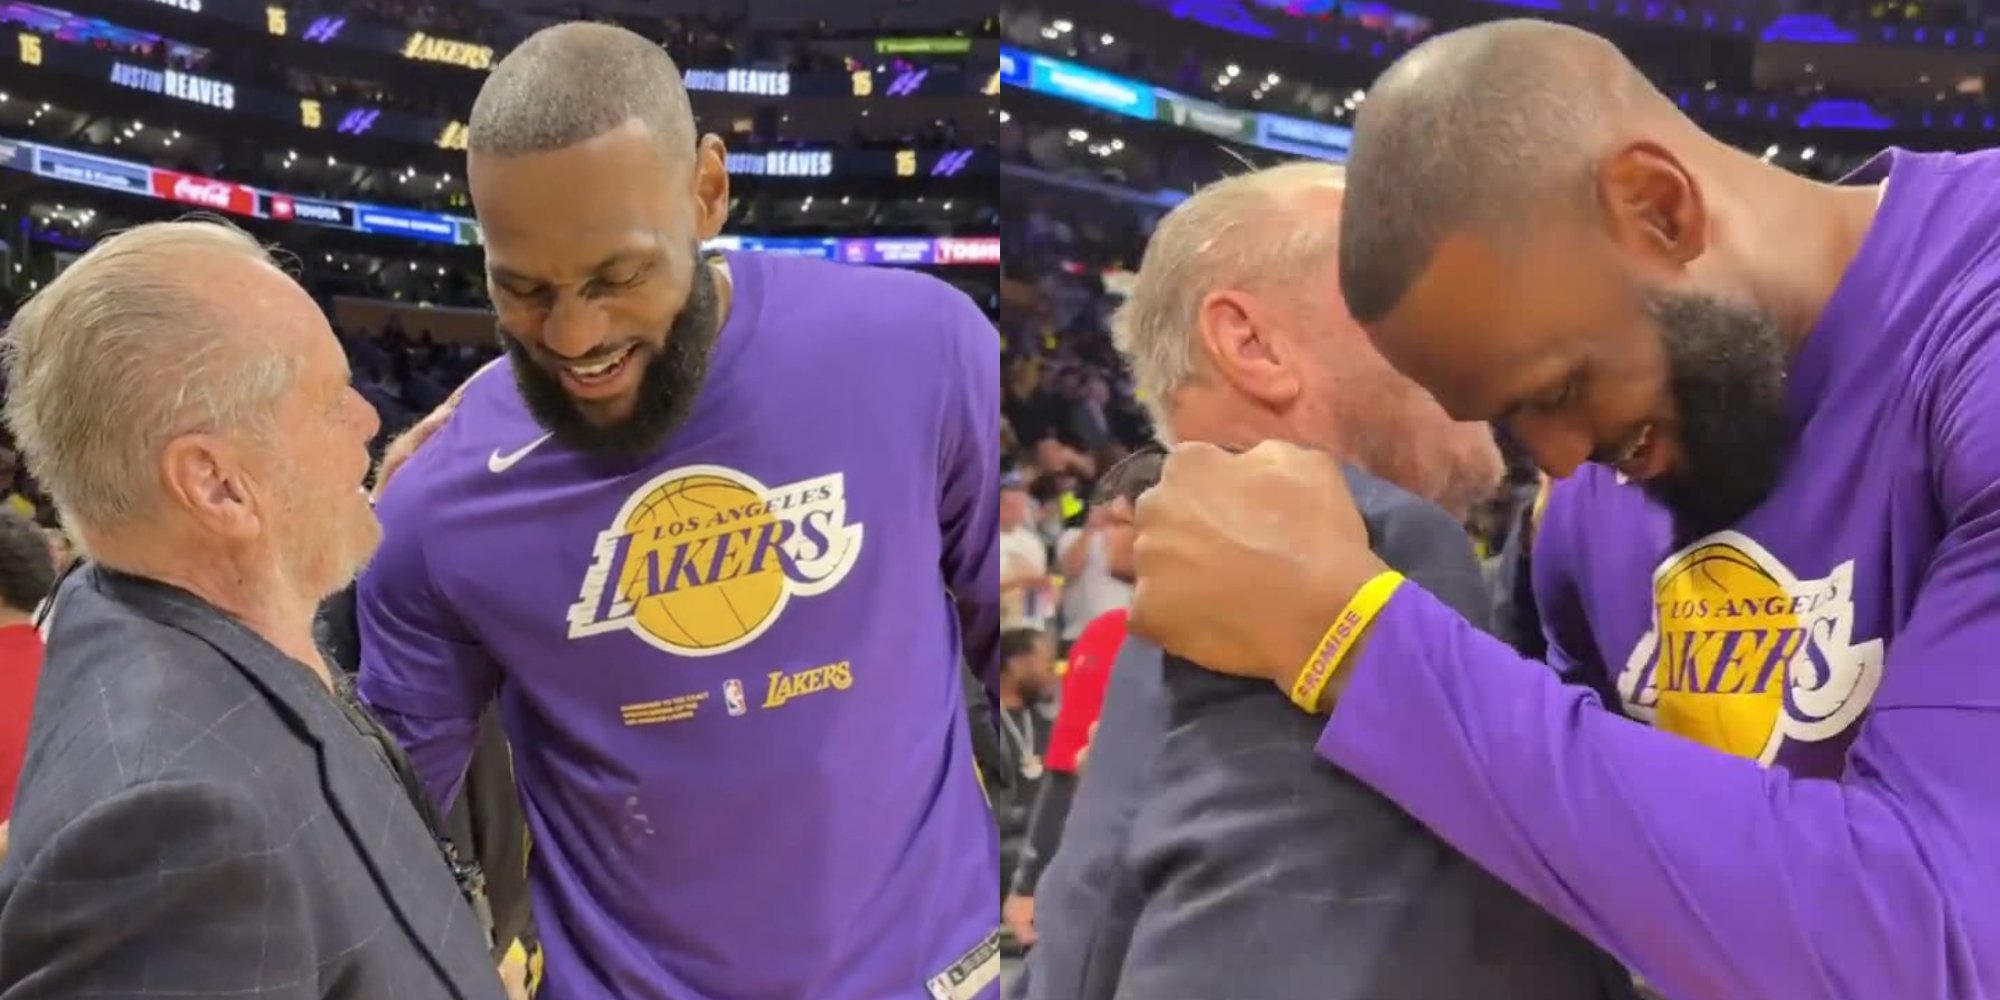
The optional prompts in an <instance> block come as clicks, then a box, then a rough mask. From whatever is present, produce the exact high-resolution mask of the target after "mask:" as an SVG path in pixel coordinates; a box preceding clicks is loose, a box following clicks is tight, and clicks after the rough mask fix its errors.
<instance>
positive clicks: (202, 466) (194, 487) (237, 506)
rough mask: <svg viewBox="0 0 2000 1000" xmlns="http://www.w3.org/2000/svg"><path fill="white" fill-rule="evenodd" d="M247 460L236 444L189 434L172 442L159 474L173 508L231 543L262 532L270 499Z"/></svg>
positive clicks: (165, 454)
mask: <svg viewBox="0 0 2000 1000" xmlns="http://www.w3.org/2000/svg"><path fill="white" fill-rule="evenodd" d="M244 458H245V456H244V455H243V452H242V449H240V448H238V447H237V446H236V445H235V444H234V443H233V442H230V441H227V440H224V439H223V438H220V437H217V436H215V435H213V434H183V435H181V436H180V437H177V438H175V439H173V440H172V441H169V442H167V446H166V447H165V448H163V449H161V452H160V463H159V470H158V471H159V480H160V488H161V493H162V495H163V496H164V498H165V502H166V504H167V506H169V507H172V508H177V509H179V510H180V511H181V512H183V513H185V514H186V515H187V516H188V517H190V518H192V519H193V520H194V521H195V523H197V524H199V525H201V526H202V527H203V528H204V529H206V530H207V531H208V532H210V533H212V534H214V535H217V536H219V537H221V538H224V539H228V540H230V541H244V540H248V539H251V538H255V537H257V536H258V535H259V534H262V533H263V529H264V524H263V519H264V517H265V516H266V515H267V513H268V508H267V507H266V501H267V498H266V497H265V496H263V495H262V493H261V492H260V488H259V485H258V484H257V483H256V481H255V480H254V479H253V478H252V477H251V476H250V475H249V472H248V466H247V463H246V462H245V461H244Z"/></svg>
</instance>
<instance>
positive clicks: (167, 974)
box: [0, 567, 504, 1000]
mask: <svg viewBox="0 0 2000 1000" xmlns="http://www.w3.org/2000/svg"><path fill="white" fill-rule="evenodd" d="M56 601H57V603H56V606H55V615H54V619H53V621H52V622H51V624H50V628H49V642H48V655H47V660H46V663H45V664H44V666H43V673H42V680H41V686H40V690H39V691H38V693H37V696H36V704H35V716H34V722H33V725H32V727H31V732H30V735H29V740H28V753H27V758H26V761H25V763H24V765H23V776H22V782H21V789H20V795H19V798H18V800H17V802H16V806H15V810H14V816H13V826H12V829H11V831H10V837H11V840H12V844H11V852H10V854H9V856H8V858H7V860H6V862H5V864H4V866H0V1000H31V998H32V1000H43V998H47V1000H56V998H81V997H90V998H134V1000H137V998H149V997H180V998H190V997H203V998H229V1000H308V998H351V1000H428V998H453V1000H499V998H501V997H502V996H503V995H504V994H503V991H502V988H501V985H500V982H499V978H498V976H497V975H496V973H495V971H494V967H493V965H492V964H491V962H490V960H489V958H488V956H487V952H486V946H485V942H484V941H483V940H482V939H481V932H480V928H479V927H478V925H477V924H476V922H475V921H474V918H473V916H472V913H471V910H470V909H469V908H468V907H467V905H466V903H465V900H464V898H463V897H462V896H461V895H460V894H459V891H458V887H457V885H456V883H455V882H454V881H453V879H452V876H451V874H450V872H449V871H448V869H447V868H446V867H445V863H444V861H443V859H442V856H441V855H440V853H439V851H438V849H437V846H436V844H435V843H434V842H433V841H432V839H431V835H430V833H429V831H428V830H427V829H426V828H425V826H424V824H423V821H422V820H421V819H420V818H419V817H418V814H417V813H416V811H415V809H414V808H413V807H412V806H411V804H410V800H409V798H408V796H407V794H406V793H405V792H404V790H403V787H402V785H401V784H400V783H398V781H397V780H396V778H395V776H394V775H393V773H392V772H391V771H390V770H389V768H388V766H387V764H386V763H385V762H384V761H383V760H382V758H381V756H380V755H379V754H378V753H377V751H376V750H375V749H374V748H373V747H371V746H370V745H369V744H368V743H367V742H366V741H365V740H364V739H363V738H362V737H361V735H360V733H359V732H358V731H357V730H356V729H355V728H354V726H353V724H352V723H350V722H349V720H348V719H347V718H346V717H344V716H343V715H342V714H341V710H340V708H339V706H338V705H337V704H336V703H335V702H334V701H333V699H332V696H331V695H330V694H329V693H328V692H327V691H326V690H325V689H324V688H323V687H322V686H321V685H320V684H319V682H318V681H317V680H316V679H314V678H313V677H312V676H311V675H310V674H309V673H308V672H307V671H306V670H305V669H304V668H302V667H301V666H300V665H299V664H297V663H295V662H292V661H291V660H290V659H288V658H287V657H285V656H284V655H283V654H281V653H279V652H278V651H277V650H276V649H275V648H273V647H271V646H270V645H269V644H267V643H265V642H264V641H263V640H262V639H260V638H258V637H257V636H256V635H254V634H253V633H251V632H250V631H249V630H247V629H245V628H243V627H242V626H240V625H238V624H237V623H236V622H235V621H233V620H231V619H230V618H228V617H226V616H224V615H223V614H221V613H220V612H219V611H217V610H216V609H215V608H213V607H211V606H210V605H208V604H206V603H205V602H202V601H201V600H199V599H197V598H195V597H194V596H193V595H191V594H188V593H186V592H184V591H181V590H178V589H176V588H173V587H169V586H166V585H163V584H159V583H155V582H151V581H147V580H141V579H138V578H136V577H131V576H125V575H122V574H118V573H113V572H110V571H106V570H103V569H101V568H97V567H87V568H85V569H83V570H81V571H79V572H77V573H75V574H73V575H72V576H71V577H70V579H69V580H67V581H66V582H65V583H64V585H63V587H62V589H61V590H60V591H59V593H58V595H57V598H56Z"/></svg>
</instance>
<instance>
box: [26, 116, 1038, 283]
mask: <svg viewBox="0 0 2000 1000" xmlns="http://www.w3.org/2000/svg"><path fill="white" fill-rule="evenodd" d="M0 169H11V170H18V171H21V172H23V173H31V174H34V175H36V176H38V177H45V178H48V179H49V180H53V181H58V182H62V183H66V184H81V185H85V186H88V187H95V188H102V189H104V190H108V191H119V192H123V193H126V194H132V195H138V196H141V197H146V198H156V199H160V200H164V201H172V202H175V203H177V204H182V205H190V206H195V207H199V208H205V209H210V210H213V211H219V212H228V213H231V214H234V215H242V216H247V217H251V218H259V219H270V220H272V221H275V222H296V223H301V224H304V225H311V226H319V227H322V228H327V229H344V230H348V231H350V232H361V233H370V234H374V235H380V236H392V237H400V238H403V239H413V240H422V241H424V242H429V243H454V244H458V245H460V246H479V245H480V244H481V243H482V242H483V241H482V239H481V236H480V231H479V223H478V222H477V221H475V220H473V219H471V218H467V217H465V216H458V215H443V214H440V213H436V212H419V211H413V210H410V209H402V208H391V207H389V206H386V205H370V204H366V203H363V202H352V201H334V200H332V199H327V198H309V197H303V196H300V195H295V194H287V193H285V192H281V191H265V190H262V189H259V188H254V187H251V186H249V185H247V184H237V183H234V182H232V181H225V180H219V179H217V178H213V177H202V176H199V175H196V174H185V173H180V172H178V171H173V170H162V169H159V168H156V167H149V166H146V165H145V164H140V163H132V162H129V161H126V160H117V159H112V158H111V157H108V156H98V155H95V154H91V153H80V152H77V151H75V150H69V149H61V148H58V147H55V146H50V145H47V144H45V143H38V142H28V141H25V140H0ZM705 245H706V246H709V247H713V248H718V249H738V250H754V251H758V252H761V253H776V254H788V255H793V256H802V257H814V258H818V259H821V260H838V261H848V262H850V263H865V264H906V265H908V264H914V265H928V264H936V265H940V266H993V265H997V264H999V262H1000V238H999V237H997V236H958V237H928V236H923V237H907V238H903V237H851V238H821V237H813V238H808V237H782V236H720V237H717V238H715V239H714V240H711V241H709V243H707V244H705Z"/></svg>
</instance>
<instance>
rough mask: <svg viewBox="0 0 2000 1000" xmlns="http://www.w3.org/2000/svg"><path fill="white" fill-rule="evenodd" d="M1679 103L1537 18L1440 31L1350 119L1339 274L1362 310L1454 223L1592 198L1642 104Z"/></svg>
mask: <svg viewBox="0 0 2000 1000" xmlns="http://www.w3.org/2000/svg"><path fill="white" fill-rule="evenodd" d="M1662 109H1664V111H1665V112H1666V113H1668V114H1673V115H1677V114H1678V112H1677V111H1676V110H1675V109H1674V108H1673V106H1672V104H1671V103H1670V102H1668V101H1667V100H1666V98H1665V97H1664V96H1662V95H1661V94H1659V92H1658V91H1656V90H1654V89H1653V87H1652V85H1651V84H1650V83H1648V82H1647V80H1646V79H1645V77H1644V76H1642V75H1641V74H1640V73H1639V71H1638V69H1637V68H1636V67H1634V66H1633V65H1632V63H1631V62H1630V61H1629V60H1627V59H1626V58H1625V56H1624V55H1623V54H1621V53H1620V52H1619V51H1618V49H1617V48H1616V47H1615V46H1613V45H1612V44H1611V43H1610V42H1608V41H1606V40H1604V39H1602V38H1599V37H1598V36H1596V35H1593V34H1590V33H1589V32H1586V31H1582V30H1579V29H1577V28H1571V27H1567V26H1564V25H1558V24H1550V23H1547V22H1543V21H1530V20H1509V21H1494V22H1490V23H1486V24H1481V25H1477V26H1475V27H1471V28H1466V29H1463V30H1460V31H1454V32H1450V33H1447V34H1444V35H1439V36H1438V37H1436V38H1433V39H1431V40H1430V41H1427V42H1425V43H1424V44H1422V45H1420V46H1418V47H1416V48H1415V49H1412V50H1411V51H1410V52H1409V53H1408V54H1406V55H1405V56H1403V57H1402V58H1401V59H1398V60H1397V61H1396V63H1395V64H1394V65H1392V66H1390V67H1389V69H1388V70H1387V71H1385V72H1384V73H1383V74H1382V76H1381V78H1380V79H1379V80H1377V81H1376V82H1375V85H1374V87H1373V88H1372V89H1370V90H1369V92H1368V97H1367V100H1366V102H1365V103H1364V104H1363V105H1362V107H1361V111H1360V113H1359V114H1358V115H1357V116H1356V118H1355V134H1354V150H1353V156H1352V157H1351V158H1350V159H1349V160H1348V164H1347V170H1348V194H1349V197H1348V199H1347V206H1348V207H1347V219H1346V222H1345V224H1344V225H1343V226H1342V230H1341V247H1340V285H1341V291H1342V293H1343V294H1344V295H1345V297H1346V300H1347V306H1348V308H1349V309H1350V310H1352V311H1353V313H1354V317H1355V318H1356V319H1358V320H1360V321H1361V322H1363V323H1370V322H1373V321H1375V320H1378V319H1380V318H1382V317H1383V316H1384V315H1386V314H1387V313H1388V312H1389V311H1390V310H1392V309H1394V308H1395V306H1396V304H1397V303H1398V302H1400V301H1401V300H1402V298H1403V296H1404V295H1406V294H1408V292H1409V290H1410V288H1411V286H1412V285H1414V284H1415V283H1416V280H1417V276H1418V275H1419V274H1420V273H1422V271H1423V269H1424V268H1425V266H1426V265H1427V264H1428V263H1429V262H1430V260H1431V258H1432V257H1433V256H1434V255H1435V254H1436V253H1437V250H1438V247H1439V245H1440V244H1441V243H1442V242H1443V241H1444V240H1445V238H1446V237H1448V236H1450V235H1453V234H1456V233H1467V232H1470V233H1478V234H1482V235H1492V234H1498V233H1505V232H1508V231H1518V230H1519V229H1521V228H1524V227H1525V226H1527V225H1531V224H1532V223H1533V220H1534V218H1535V217H1536V216H1537V215H1538V214H1541V213H1546V212H1550V211H1556V212H1563V211H1576V210H1580V209H1584V208H1587V207H1588V206H1589V205H1590V204H1591V202H1592V199H1593V196H1594V190H1593V187H1592V184H1591V178H1592V174H1593V171H1594V168H1595V166H1596V163H1597V160H1598V158H1599V157H1600V156H1601V155H1603V154H1604V153H1605V152H1606V151H1607V150H1608V149H1609V148H1610V147H1611V145H1612V144H1613V143H1614V142H1616V141H1617V139H1618V137H1619V136H1620V134H1621V133H1622V132H1623V131H1624V130H1625V129H1626V128H1628V127H1629V126H1630V123H1631V122H1632V121H1633V119H1635V118H1636V117H1637V116H1640V115H1644V114H1658V113H1660V112H1661V111H1662Z"/></svg>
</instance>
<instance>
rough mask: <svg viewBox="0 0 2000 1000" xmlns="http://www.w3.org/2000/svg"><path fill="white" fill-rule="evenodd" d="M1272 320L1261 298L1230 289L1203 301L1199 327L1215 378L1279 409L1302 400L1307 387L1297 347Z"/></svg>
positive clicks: (1213, 293) (1213, 294)
mask: <svg viewBox="0 0 2000 1000" xmlns="http://www.w3.org/2000/svg"><path fill="white" fill-rule="evenodd" d="M1270 320H1271V317H1270V315H1269V310H1268V309H1267V308H1266V307H1265V305H1264V303H1262V302H1260V301H1258V299H1257V298H1256V297H1255V296H1252V295H1249V294H1246V293H1244V292H1241V291H1237V290H1234V289H1226V290H1223V291H1216V292H1210V293H1208V295H1207V296H1205V297H1204V298H1203V299H1202V300H1201V309H1200V311H1199V313H1198V314H1197V318H1196V327H1197V329H1198V331H1199V333H1200V335H1201V344H1202V349H1203V352H1204V353H1205V354H1207V356H1208V362H1209V365H1210V367H1212V368H1213V370H1214V374H1215V376H1216V377H1217V378H1220V379H1222V380H1223V381H1225V382H1227V383H1229V384H1230V386H1232V387H1233V388H1235V389H1236V391H1237V392H1239V393H1242V394H1243V395H1245V396H1248V397H1250V398H1251V399H1255V400H1257V401H1258V402H1260V403H1262V404H1264V405H1265V406H1266V407H1269V408H1271V409H1274V410H1278V409H1284V408H1286V407H1289V406H1290V405H1291V404H1292V402H1293V401H1294V400H1296V399H1297V398H1298V396H1299V392H1300V389H1301V385H1300V382H1299V377H1298V373H1297V371H1296V366H1295V364H1294V359H1293V358H1292V357H1291V356H1290V354H1291V347H1292V345H1290V344H1287V343H1284V342H1283V340H1282V339H1281V338H1279V337H1277V336H1276V335H1275V333H1276V331H1275V328H1274V327H1273V325H1272V323H1271V322H1270Z"/></svg>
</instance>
